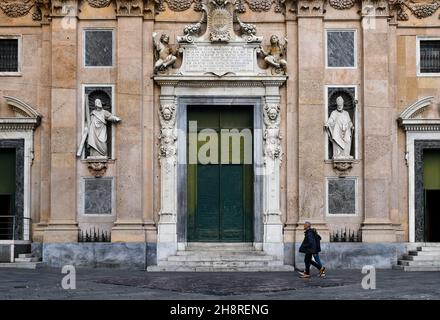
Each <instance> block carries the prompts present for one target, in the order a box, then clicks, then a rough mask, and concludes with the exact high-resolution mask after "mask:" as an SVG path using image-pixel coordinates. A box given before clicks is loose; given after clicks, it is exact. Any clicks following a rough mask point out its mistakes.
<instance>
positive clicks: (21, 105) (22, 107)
mask: <svg viewBox="0 0 440 320" xmlns="http://www.w3.org/2000/svg"><path fill="white" fill-rule="evenodd" d="M4 98H5V100H6V103H7V104H8V105H9V106H11V107H12V108H13V110H14V111H15V112H16V116H17V117H18V116H20V115H21V116H23V117H27V118H37V119H41V115H40V113H38V111H37V110H35V109H34V108H32V107H31V106H30V105H29V104H27V103H26V102H24V101H22V100H20V99H18V98H15V97H11V96H4Z"/></svg>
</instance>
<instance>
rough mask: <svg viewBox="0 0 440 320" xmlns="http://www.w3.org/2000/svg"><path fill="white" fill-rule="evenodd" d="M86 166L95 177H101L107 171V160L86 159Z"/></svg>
mask: <svg viewBox="0 0 440 320" xmlns="http://www.w3.org/2000/svg"><path fill="white" fill-rule="evenodd" d="M86 162H87V168H88V169H89V172H90V173H91V174H92V175H94V176H95V177H96V178H100V177H103V176H104V175H105V173H106V172H107V160H93V159H87V160H86Z"/></svg>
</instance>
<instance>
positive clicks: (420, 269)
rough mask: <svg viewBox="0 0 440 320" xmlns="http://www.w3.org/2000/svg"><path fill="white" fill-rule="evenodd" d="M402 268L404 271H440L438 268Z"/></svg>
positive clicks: (439, 267)
mask: <svg viewBox="0 0 440 320" xmlns="http://www.w3.org/2000/svg"><path fill="white" fill-rule="evenodd" d="M402 267H403V270H404V271H440V266H402ZM401 270H402V269H401Z"/></svg>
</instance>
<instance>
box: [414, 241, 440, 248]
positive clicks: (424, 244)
mask: <svg viewBox="0 0 440 320" xmlns="http://www.w3.org/2000/svg"><path fill="white" fill-rule="evenodd" d="M418 244H419V245H420V246H422V247H440V242H423V243H418Z"/></svg>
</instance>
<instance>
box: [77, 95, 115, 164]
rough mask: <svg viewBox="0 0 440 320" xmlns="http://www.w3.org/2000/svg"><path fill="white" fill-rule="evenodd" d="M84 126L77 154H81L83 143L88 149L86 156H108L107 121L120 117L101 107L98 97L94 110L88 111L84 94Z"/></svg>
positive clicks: (113, 120)
mask: <svg viewBox="0 0 440 320" xmlns="http://www.w3.org/2000/svg"><path fill="white" fill-rule="evenodd" d="M85 100H86V108H85V109H86V121H87V124H86V127H85V128H84V133H83V137H82V140H81V144H80V146H79V148H78V152H77V156H81V154H82V152H83V149H84V146H85V143H86V142H87V147H88V150H89V156H88V158H105V159H107V158H108V156H109V155H108V150H107V121H110V122H114V123H119V122H121V118H119V117H117V116H115V115H113V114H111V113H110V112H108V111H107V110H104V109H103V107H102V101H101V100H100V99H96V100H95V110H93V111H92V112H90V111H89V105H88V100H89V99H88V95H86V99H85Z"/></svg>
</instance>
